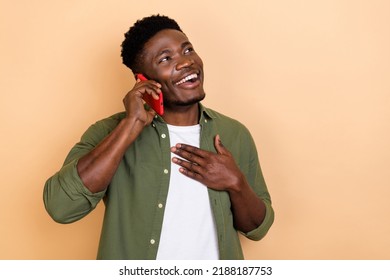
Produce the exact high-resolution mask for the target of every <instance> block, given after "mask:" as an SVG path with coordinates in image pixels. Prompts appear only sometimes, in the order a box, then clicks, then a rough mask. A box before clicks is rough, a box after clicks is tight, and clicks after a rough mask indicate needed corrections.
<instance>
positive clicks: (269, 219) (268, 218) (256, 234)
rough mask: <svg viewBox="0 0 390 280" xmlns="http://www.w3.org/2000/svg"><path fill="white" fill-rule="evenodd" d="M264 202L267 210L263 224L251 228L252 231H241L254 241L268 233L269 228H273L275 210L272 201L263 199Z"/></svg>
mask: <svg viewBox="0 0 390 280" xmlns="http://www.w3.org/2000/svg"><path fill="white" fill-rule="evenodd" d="M263 202H264V204H265V209H266V212H265V217H264V220H263V222H262V223H261V225H260V226H258V227H257V228H255V229H253V230H251V231H250V232H246V233H245V232H241V234H243V235H244V236H245V237H247V238H249V239H251V240H254V241H258V240H261V239H262V238H263V237H264V236H265V235H266V234H267V232H268V230H269V229H270V228H271V226H272V224H273V222H274V210H273V208H272V206H271V203H270V202H269V201H265V200H263Z"/></svg>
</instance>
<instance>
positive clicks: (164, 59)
mask: <svg viewBox="0 0 390 280" xmlns="http://www.w3.org/2000/svg"><path fill="white" fill-rule="evenodd" d="M170 59H171V57H170V56H164V57H162V58H160V60H159V61H158V63H162V62H166V61H168V60H170Z"/></svg>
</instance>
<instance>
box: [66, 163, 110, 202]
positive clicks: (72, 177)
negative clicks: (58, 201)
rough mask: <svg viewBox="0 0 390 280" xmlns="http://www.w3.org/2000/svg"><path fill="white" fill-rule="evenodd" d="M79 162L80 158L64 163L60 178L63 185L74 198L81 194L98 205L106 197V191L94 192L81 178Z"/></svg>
mask: <svg viewBox="0 0 390 280" xmlns="http://www.w3.org/2000/svg"><path fill="white" fill-rule="evenodd" d="M77 162H78V160H73V161H71V162H69V163H68V164H66V165H64V166H63V167H62V168H61V170H60V172H59V178H60V181H61V184H60V185H61V186H62V188H63V190H64V191H65V192H66V193H67V195H68V196H69V197H70V199H72V200H77V199H79V198H80V196H83V197H85V198H86V199H88V201H89V202H90V203H91V204H92V205H93V206H96V205H97V204H98V203H99V201H100V200H101V199H102V198H103V197H104V195H105V193H106V191H105V190H104V191H101V192H97V193H92V192H91V191H90V190H89V189H88V188H87V187H86V186H85V185H84V183H83V181H82V180H81V178H80V176H79V174H78V172H77Z"/></svg>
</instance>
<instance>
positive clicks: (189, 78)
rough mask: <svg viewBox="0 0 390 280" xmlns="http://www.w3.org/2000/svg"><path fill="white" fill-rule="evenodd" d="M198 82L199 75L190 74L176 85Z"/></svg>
mask: <svg viewBox="0 0 390 280" xmlns="http://www.w3.org/2000/svg"><path fill="white" fill-rule="evenodd" d="M197 80H198V74H196V73H195V74H190V75H188V76H186V77H184V78H183V79H181V80H180V81H178V82H177V83H175V85H177V86H178V85H181V84H184V83H194V82H195V81H197Z"/></svg>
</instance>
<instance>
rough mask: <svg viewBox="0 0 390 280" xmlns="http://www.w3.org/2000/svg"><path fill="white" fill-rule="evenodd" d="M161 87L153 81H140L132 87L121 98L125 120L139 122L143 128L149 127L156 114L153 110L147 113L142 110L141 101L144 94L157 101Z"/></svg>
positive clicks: (142, 102)
mask: <svg viewBox="0 0 390 280" xmlns="http://www.w3.org/2000/svg"><path fill="white" fill-rule="evenodd" d="M160 88H161V85H160V84H159V83H157V82H156V81H153V80H148V81H140V80H139V79H138V80H137V83H136V84H135V85H134V87H133V89H132V90H130V91H129V92H128V93H127V94H126V96H125V97H124V98H123V105H124V106H125V109H126V113H127V117H126V118H127V119H129V120H133V121H134V120H135V121H137V122H138V121H140V122H141V123H142V124H143V126H147V125H149V124H150V123H151V122H152V120H153V117H154V116H155V115H156V112H155V111H154V110H153V109H150V110H149V111H147V110H145V108H144V103H145V102H144V100H143V99H142V97H143V95H144V94H150V95H152V96H153V98H155V99H156V100H157V99H158V94H159V93H160V92H161V89H160Z"/></svg>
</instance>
